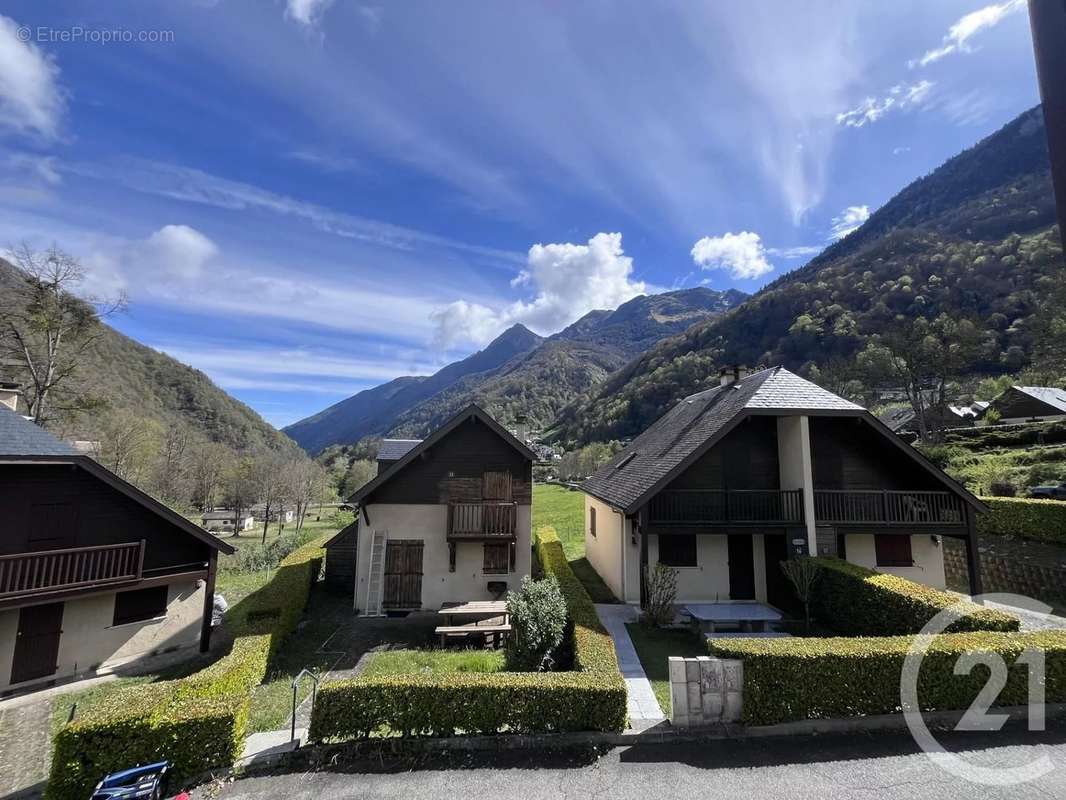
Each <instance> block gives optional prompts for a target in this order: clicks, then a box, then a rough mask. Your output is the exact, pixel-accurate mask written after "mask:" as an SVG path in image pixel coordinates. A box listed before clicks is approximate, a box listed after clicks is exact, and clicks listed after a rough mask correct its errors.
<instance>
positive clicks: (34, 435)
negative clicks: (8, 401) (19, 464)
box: [0, 407, 78, 456]
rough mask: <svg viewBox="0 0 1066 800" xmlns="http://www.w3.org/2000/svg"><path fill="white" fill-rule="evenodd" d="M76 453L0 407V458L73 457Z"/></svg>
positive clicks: (20, 417)
mask: <svg viewBox="0 0 1066 800" xmlns="http://www.w3.org/2000/svg"><path fill="white" fill-rule="evenodd" d="M77 454H78V451H77V450H75V449H74V448H73V447H71V446H70V445H69V444H67V443H66V442H61V441H60V440H59V439H57V438H56V437H55V436H53V435H52V434H50V433H49V432H48V431H46V430H45V429H44V428H41V427H39V426H38V425H34V424H33V423H32V422H30V421H29V420H27V419H25V418H24V417H23V416H22V415H21V414H16V413H15V412H14V411H11V410H10V409H8V408H6V407H0V456H74V455H77Z"/></svg>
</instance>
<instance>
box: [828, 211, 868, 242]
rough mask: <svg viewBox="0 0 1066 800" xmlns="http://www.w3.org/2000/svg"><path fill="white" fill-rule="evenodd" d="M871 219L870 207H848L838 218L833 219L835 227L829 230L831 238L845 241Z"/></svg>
mask: <svg viewBox="0 0 1066 800" xmlns="http://www.w3.org/2000/svg"><path fill="white" fill-rule="evenodd" d="M869 218H870V207H869V206H848V207H847V208H845V209H844V210H843V211H841V212H840V213H839V214H838V215H837V216H835V217H833V225H832V227H831V228H830V229H829V234H830V238H831V239H843V238H844V237H845V236H847V235H848V234H849V233H851V232H852V231H853V230H855V229H856V228H858V227H859V226H860V225H862V224H863V223H864V222H866V220H868V219H869Z"/></svg>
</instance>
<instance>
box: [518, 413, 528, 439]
mask: <svg viewBox="0 0 1066 800" xmlns="http://www.w3.org/2000/svg"><path fill="white" fill-rule="evenodd" d="M514 437H515V438H516V439H517V440H518V441H520V442H522V443H523V444H525V443H526V442H527V441H529V417H528V416H526V415H525V414H516V415H515V418H514Z"/></svg>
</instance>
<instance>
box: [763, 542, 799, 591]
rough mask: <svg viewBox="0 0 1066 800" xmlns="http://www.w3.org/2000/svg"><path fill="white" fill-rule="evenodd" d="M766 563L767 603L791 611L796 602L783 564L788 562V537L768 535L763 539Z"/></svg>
mask: <svg viewBox="0 0 1066 800" xmlns="http://www.w3.org/2000/svg"><path fill="white" fill-rule="evenodd" d="M762 541H763V550H764V551H765V556H766V558H765V561H766V602H767V603H769V604H770V605H772V606H774V607H775V608H780V609H782V610H790V609H791V608H792V606H793V605H794V604H795V602H796V597H795V595H794V594H793V591H792V584H791V583H789V581H788V578H786V577H785V573H783V572H782V571H781V562H782V561H787V560H788V537H787V536H784V535H771V534H769V533H768V534H766V535H765V536H763V537H762Z"/></svg>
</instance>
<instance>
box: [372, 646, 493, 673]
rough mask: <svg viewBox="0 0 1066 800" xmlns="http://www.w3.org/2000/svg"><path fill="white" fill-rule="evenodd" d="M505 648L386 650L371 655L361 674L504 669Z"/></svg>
mask: <svg viewBox="0 0 1066 800" xmlns="http://www.w3.org/2000/svg"><path fill="white" fill-rule="evenodd" d="M503 670H504V663H503V651H502V650H385V651H383V652H381V653H375V654H374V655H373V657H371V659H370V661H369V663H367V665H366V669H365V670H364V671H363V673H362V676H363V677H368V678H383V677H388V676H390V675H445V674H448V673H452V672H503Z"/></svg>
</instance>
